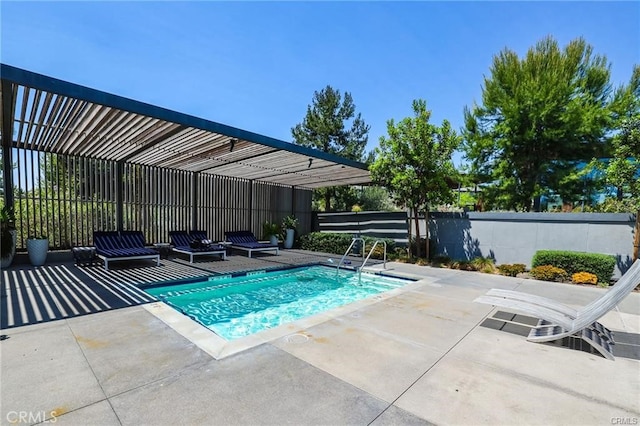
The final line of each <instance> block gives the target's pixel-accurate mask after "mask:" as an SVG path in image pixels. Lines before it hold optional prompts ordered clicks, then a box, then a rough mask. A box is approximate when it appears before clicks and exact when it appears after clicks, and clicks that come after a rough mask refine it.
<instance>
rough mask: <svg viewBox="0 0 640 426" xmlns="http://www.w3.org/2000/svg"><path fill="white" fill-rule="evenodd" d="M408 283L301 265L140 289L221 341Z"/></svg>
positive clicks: (323, 267) (377, 276) (401, 280)
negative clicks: (201, 326) (215, 335)
mask: <svg viewBox="0 0 640 426" xmlns="http://www.w3.org/2000/svg"><path fill="white" fill-rule="evenodd" d="M409 282H411V281H410V280H406V279H399V278H392V277H386V276H381V275H374V274H369V273H362V274H361V275H359V274H358V273H356V272H353V271H348V270H342V269H341V270H340V272H339V274H337V273H336V269H335V268H331V267H326V266H307V267H300V268H292V269H286V270H280V271H271V272H265V271H260V272H250V273H247V274H246V275H241V276H235V277H232V276H222V277H210V278H209V279H208V280H206V281H198V282H190V283H182V284H180V283H178V284H166V285H161V286H155V287H148V288H145V289H144V290H145V291H146V292H147V293H149V294H151V295H153V296H154V297H156V298H157V299H158V300H161V301H163V302H165V303H166V304H168V305H170V306H172V307H173V308H174V309H177V310H178V311H180V312H182V313H183V314H185V315H187V316H189V317H190V318H192V319H194V320H195V321H197V322H199V323H200V324H202V325H204V326H205V327H207V328H209V329H210V330H212V331H214V332H215V333H216V334H218V335H219V336H221V337H223V338H224V339H226V340H233V339H238V338H241V337H244V336H248V335H250V334H254V333H257V332H259V331H262V330H266V329H269V328H273V327H277V326H279V325H281V324H285V323H288V322H291V321H295V320H298V319H301V318H305V317H308V316H311V315H314V314H317V313H320V312H324V311H327V310H329V309H332V308H336V307H338V306H343V305H346V304H349V303H352V302H355V301H357V300H361V299H364V298H367V297H369V296H372V295H375V294H378V293H382V292H385V291H388V290H391V289H394V288H398V287H402V286H404V285H405V284H407V283H409Z"/></svg>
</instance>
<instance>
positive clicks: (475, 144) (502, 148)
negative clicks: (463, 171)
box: [463, 37, 612, 211]
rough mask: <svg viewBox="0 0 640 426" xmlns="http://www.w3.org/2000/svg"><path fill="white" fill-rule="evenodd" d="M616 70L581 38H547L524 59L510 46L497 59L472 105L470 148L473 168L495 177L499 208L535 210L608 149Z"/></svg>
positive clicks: (490, 195)
mask: <svg viewBox="0 0 640 426" xmlns="http://www.w3.org/2000/svg"><path fill="white" fill-rule="evenodd" d="M609 80H610V71H609V65H608V63H607V60H606V58H605V57H604V56H600V55H595V54H594V53H593V48H592V47H591V46H590V45H588V44H587V43H586V42H585V41H584V40H583V39H582V38H579V39H576V40H573V41H571V42H570V43H569V44H568V45H567V46H566V47H565V48H564V49H563V50H560V48H559V47H558V43H557V42H556V41H555V40H554V39H553V38H552V37H547V38H545V39H543V40H542V41H540V42H538V43H537V44H536V45H535V47H533V48H531V49H529V51H528V52H527V54H526V56H525V57H524V58H522V59H520V58H518V56H517V54H516V53H515V52H513V51H511V50H509V49H505V50H503V51H502V52H500V53H499V54H498V55H497V56H494V58H493V65H492V67H491V75H490V76H489V77H485V79H484V86H483V88H482V105H481V106H478V105H474V106H473V108H471V109H470V108H465V111H464V115H465V127H464V132H463V134H464V139H465V145H464V149H465V152H466V156H467V158H468V159H469V160H471V165H472V171H473V173H476V174H480V175H488V176H490V177H491V178H492V180H493V182H494V183H495V184H494V185H493V187H492V188H489V189H488V190H487V191H486V192H485V194H484V195H485V198H487V199H488V201H490V202H492V203H493V204H494V206H495V207H497V208H503V209H513V210H525V211H531V210H532V209H537V207H538V206H537V205H535V206H534V198H535V199H536V200H539V198H538V197H539V196H540V195H543V194H545V193H548V192H551V191H552V192H554V193H559V194H561V195H562V194H564V195H565V196H566V194H567V193H571V192H572V191H573V190H574V188H575V186H576V183H577V182H579V180H577V179H576V176H572V174H575V173H576V170H577V169H576V166H577V165H578V163H580V162H581V161H585V160H586V161H588V160H590V159H591V158H592V157H594V156H600V154H601V153H602V152H603V151H604V150H605V148H606V140H607V138H606V135H607V131H608V130H609V129H610V127H611V124H612V122H611V116H610V110H609V105H610V101H611V99H610V94H611V84H610V82H609Z"/></svg>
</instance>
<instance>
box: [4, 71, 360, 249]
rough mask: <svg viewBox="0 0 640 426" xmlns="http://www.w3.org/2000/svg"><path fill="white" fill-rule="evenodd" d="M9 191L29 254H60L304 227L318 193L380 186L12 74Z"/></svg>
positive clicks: (263, 139) (229, 135) (293, 154)
mask: <svg viewBox="0 0 640 426" xmlns="http://www.w3.org/2000/svg"><path fill="white" fill-rule="evenodd" d="M0 71H1V72H0V74H1V77H2V80H1V85H0V86H1V87H0V89H1V92H0V96H1V97H2V102H1V103H0V105H1V108H2V110H1V113H0V117H1V119H2V122H1V126H0V128H1V131H2V155H3V176H2V177H3V183H4V185H3V189H4V197H3V198H4V201H5V204H6V205H9V206H13V207H14V209H15V211H16V216H17V224H18V248H19V249H20V250H23V249H24V247H25V240H26V238H27V236H29V235H47V236H48V237H49V241H50V246H51V247H52V248H54V249H57V248H61V249H68V248H69V247H72V246H82V245H90V244H91V243H92V232H93V231H111V230H140V231H143V232H144V233H145V236H146V238H147V243H157V242H167V241H168V233H169V231H172V230H195V229H199V230H205V231H207V232H208V234H209V238H211V239H214V240H217V241H221V240H223V239H224V232H225V231H233V230H246V229H248V230H251V231H252V232H254V233H255V234H256V235H257V236H258V237H259V238H260V237H261V236H262V235H261V232H262V224H263V223H264V222H265V221H272V222H276V223H280V221H281V220H282V219H283V218H284V217H285V216H287V215H290V214H294V215H296V216H297V217H298V219H299V223H300V225H299V231H300V232H301V233H306V232H309V231H310V228H311V190H312V189H315V188H322V187H327V186H341V185H361V184H368V183H370V173H369V171H368V168H367V166H366V165H365V164H362V163H360V162H356V161H352V160H349V159H346V158H342V157H339V156H336V155H332V154H328V153H325V152H321V151H318V150H314V149H310V148H306V147H303V146H299V145H294V144H291V143H287V142H285V141H282V140H277V139H274V138H270V137H267V136H263V135H259V134H256V133H252V132H249V131H246V130H241V129H238V128H235V127H231V126H227V125H224V124H220V123H217V122H214V121H210V120H207V119H203V118H198V117H194V116H191V115H187V114H183V113H179V112H176V111H171V110H168V109H165V108H161V107H158V106H154V105H149V104H146V103H143V102H139V101H135V100H131V99H127V98H123V97H120V96H116V95H113V94H110V93H105V92H102V91H99V90H95V89H91V88H87V87H84V86H79V85H77V84H73V83H69V82H66V81H62V80H58V79H55V78H52V77H48V76H45V75H41V74H36V73H33V72H30V71H26V70H23V69H19V68H16V67H13V66H10V65H6V64H0Z"/></svg>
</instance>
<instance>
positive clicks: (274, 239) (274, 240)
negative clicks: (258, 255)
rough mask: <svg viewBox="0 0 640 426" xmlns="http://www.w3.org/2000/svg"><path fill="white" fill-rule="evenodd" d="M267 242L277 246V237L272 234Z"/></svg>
mask: <svg viewBox="0 0 640 426" xmlns="http://www.w3.org/2000/svg"><path fill="white" fill-rule="evenodd" d="M269 244H271V245H272V246H277V245H278V237H277V236H275V235H272V236H271V238H269Z"/></svg>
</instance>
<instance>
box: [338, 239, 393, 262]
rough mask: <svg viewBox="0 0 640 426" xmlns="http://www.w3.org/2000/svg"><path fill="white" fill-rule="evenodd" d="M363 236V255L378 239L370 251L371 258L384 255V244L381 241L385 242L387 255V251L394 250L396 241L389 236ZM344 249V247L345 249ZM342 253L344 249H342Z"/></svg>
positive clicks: (379, 257) (380, 257)
mask: <svg viewBox="0 0 640 426" xmlns="http://www.w3.org/2000/svg"><path fill="white" fill-rule="evenodd" d="M363 238H364V255H365V256H367V255H368V254H369V251H370V250H371V247H373V244H374V243H375V242H376V241H380V242H379V243H378V245H377V246H376V249H375V250H374V251H373V253H371V259H382V258H383V257H384V244H382V241H384V242H386V243H387V257H388V256H389V253H395V250H396V242H395V241H394V240H392V239H389V238H373V237H363ZM345 250H346V249H345ZM343 253H344V251H343Z"/></svg>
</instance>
